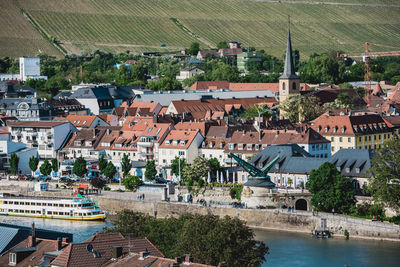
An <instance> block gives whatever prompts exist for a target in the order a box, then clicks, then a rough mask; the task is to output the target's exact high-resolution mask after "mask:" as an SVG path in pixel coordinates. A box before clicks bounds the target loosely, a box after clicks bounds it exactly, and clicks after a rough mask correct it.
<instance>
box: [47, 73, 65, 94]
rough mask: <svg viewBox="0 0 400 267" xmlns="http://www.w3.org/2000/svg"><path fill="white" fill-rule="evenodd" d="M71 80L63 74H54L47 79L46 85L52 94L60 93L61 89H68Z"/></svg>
mask: <svg viewBox="0 0 400 267" xmlns="http://www.w3.org/2000/svg"><path fill="white" fill-rule="evenodd" d="M68 86H69V82H68V81H67V79H65V78H64V77H62V76H53V77H51V78H50V79H48V80H47V82H46V83H45V85H44V87H45V89H46V90H47V91H48V93H50V94H51V95H52V96H55V95H56V94H58V92H59V91H60V90H63V89H68Z"/></svg>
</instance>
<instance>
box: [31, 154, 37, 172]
mask: <svg viewBox="0 0 400 267" xmlns="http://www.w3.org/2000/svg"><path fill="white" fill-rule="evenodd" d="M38 165H39V159H38V158H37V157H35V156H32V157H30V158H29V168H30V169H31V171H32V172H35V171H36V170H37V168H38Z"/></svg>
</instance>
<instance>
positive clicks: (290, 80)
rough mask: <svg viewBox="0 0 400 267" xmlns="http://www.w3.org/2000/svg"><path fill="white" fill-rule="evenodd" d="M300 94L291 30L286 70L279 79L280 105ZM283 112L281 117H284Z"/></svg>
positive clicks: (287, 46)
mask: <svg viewBox="0 0 400 267" xmlns="http://www.w3.org/2000/svg"><path fill="white" fill-rule="evenodd" d="M296 94H297V95H298V94H300V77H299V76H297V75H296V72H295V70H294V62H293V55H292V42H291V39H290V28H289V31H288V39H287V45H286V59H285V69H284V70H283V74H282V75H281V77H279V103H282V102H283V101H285V100H286V99H288V98H289V95H296ZM282 115H283V114H282V111H281V116H282Z"/></svg>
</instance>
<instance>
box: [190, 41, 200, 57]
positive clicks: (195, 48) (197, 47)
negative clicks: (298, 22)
mask: <svg viewBox="0 0 400 267" xmlns="http://www.w3.org/2000/svg"><path fill="white" fill-rule="evenodd" d="M199 50H200V44H199V43H198V42H193V43H192V44H191V45H190V47H189V49H188V50H187V52H188V54H189V55H192V56H196V55H197V53H198V52H199Z"/></svg>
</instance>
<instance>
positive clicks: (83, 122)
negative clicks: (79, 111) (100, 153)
mask: <svg viewBox="0 0 400 267" xmlns="http://www.w3.org/2000/svg"><path fill="white" fill-rule="evenodd" d="M96 117H97V116H96V115H68V116H67V117H66V118H65V119H66V120H67V121H69V122H70V123H72V124H73V125H74V126H75V127H83V128H86V127H87V128H88V127H90V126H91V125H92V123H93V121H94V120H95V119H96Z"/></svg>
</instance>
